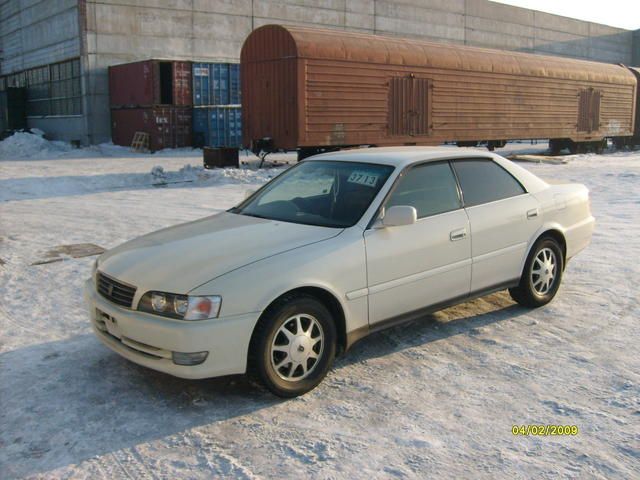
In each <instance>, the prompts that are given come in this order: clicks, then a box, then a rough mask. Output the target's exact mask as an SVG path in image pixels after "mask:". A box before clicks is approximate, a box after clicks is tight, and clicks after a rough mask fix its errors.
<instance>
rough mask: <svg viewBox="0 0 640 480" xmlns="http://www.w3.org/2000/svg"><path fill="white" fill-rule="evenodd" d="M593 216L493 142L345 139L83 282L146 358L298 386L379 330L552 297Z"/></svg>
mask: <svg viewBox="0 0 640 480" xmlns="http://www.w3.org/2000/svg"><path fill="white" fill-rule="evenodd" d="M593 228H594V219H593V217H592V216H591V213H590V204H589V195H588V190H587V189H586V188H585V187H584V186H583V185H577V184H565V185H549V184H547V183H546V182H544V181H542V180H541V179H539V178H538V177H536V176H534V175H533V174H531V173H530V172H528V171H527V170H525V169H523V168H521V167H520V166H518V165H516V164H514V163H512V162H510V161H509V160H506V159H504V158H502V157H500V156H498V155H495V154H492V153H487V152H481V151H477V150H460V149H452V148H430V147H400V148H371V149H358V150H351V151H342V152H337V153H328V154H323V155H318V156H315V157H312V158H309V159H307V160H305V161H303V162H301V163H299V164H297V165H296V166H294V167H292V168H290V169H288V170H286V171H285V172H284V173H282V174H281V175H279V176H278V177H277V178H275V179H273V180H272V181H271V182H269V183H267V184H266V185H265V186H264V187H262V188H261V189H260V190H258V191H257V192H255V193H254V194H253V195H251V196H250V197H249V198H247V199H246V200H245V201H243V202H242V203H240V204H239V205H238V206H236V207H234V208H232V209H231V210H229V211H227V212H224V213H220V214H216V215H213V216H210V217H207V218H203V219H201V220H197V221H194V222H190V223H186V224H183V225H178V226H174V227H170V228H166V229H164V230H160V231H158V232H154V233H151V234H148V235H144V236H142V237H140V238H137V239H135V240H132V241H129V242H127V243H125V244H123V245H120V246H119V247H116V248H114V249H112V250H110V251H108V252H106V253H104V254H103V255H102V256H101V257H100V258H99V259H98V261H97V262H96V266H95V269H94V273H93V277H92V278H91V279H89V280H88V281H87V282H86V285H85V296H86V301H87V303H88V305H89V311H90V314H91V324H92V325H93V328H94V330H95V333H96V335H97V336H98V338H99V339H100V340H101V341H102V342H103V343H104V344H105V345H106V346H108V347H109V348H111V349H112V350H114V351H115V352H117V353H119V354H120V355H122V356H123V357H125V358H127V359H129V360H131V361H133V362H136V363H138V364H141V365H144V366H147V367H149V368H152V369H155V370H159V371H162V372H166V373H168V374H171V375H175V376H177V377H183V378H206V377H214V376H220V375H229V374H239V373H244V372H248V373H249V374H250V375H252V376H253V377H254V378H256V379H257V380H259V381H261V382H262V383H263V384H264V385H265V386H266V387H267V388H269V389H270V390H271V391H272V392H274V393H275V394H277V395H280V396H285V397H290V396H295V395H299V394H302V393H304V392H307V391H309V390H311V389H312V388H314V387H315V386H316V385H318V384H319V383H320V382H321V381H322V379H323V378H324V376H325V375H326V374H327V372H328V370H329V369H330V368H331V365H332V363H333V360H334V357H335V356H336V354H338V353H340V352H344V351H346V350H347V349H348V348H349V347H350V346H351V345H353V343H354V342H355V341H357V340H359V339H361V338H362V337H364V336H365V335H367V334H368V333H371V332H374V331H377V330H380V329H382V328H386V327H389V326H392V325H396V324H398V323H400V322H406V321H409V320H413V319H416V318H419V317H421V316H423V315H425V314H426V313H428V312H432V311H435V310H438V309H441V308H444V307H446V306H450V305H453V304H455V303H459V302H464V301H467V300H469V299H471V298H473V297H477V296H480V295H486V294H488V293H490V292H495V291H497V290H502V289H507V288H508V289H509V292H510V293H511V296H512V297H513V299H514V300H515V301H516V302H518V303H520V304H522V305H524V306H527V307H539V306H542V305H544V304H546V303H548V302H549V301H551V299H553V297H554V296H555V294H556V292H557V291H558V287H559V286H560V281H561V279H562V272H563V269H564V267H565V265H566V262H567V261H568V260H569V259H570V258H571V257H573V256H574V255H575V254H576V253H578V252H579V251H580V250H582V249H583V248H585V247H586V246H587V245H588V244H589V242H590V240H591V234H592V231H593Z"/></svg>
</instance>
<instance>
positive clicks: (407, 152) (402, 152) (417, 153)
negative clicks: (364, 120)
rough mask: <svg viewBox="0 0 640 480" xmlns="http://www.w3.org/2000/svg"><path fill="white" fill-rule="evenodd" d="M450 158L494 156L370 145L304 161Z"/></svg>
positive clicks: (456, 149)
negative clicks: (370, 146) (369, 146)
mask: <svg viewBox="0 0 640 480" xmlns="http://www.w3.org/2000/svg"><path fill="white" fill-rule="evenodd" d="M450 158H494V155H493V154H492V153H489V152H483V151H482V150H478V149H475V148H459V147H456V146H451V147H416V146H411V147H372V148H354V149H351V150H340V151H338V152H329V153H322V154H320V155H314V156H313V157H309V158H308V159H306V160H305V161H313V160H335V161H341V162H364V163H376V164H381V165H392V166H394V167H400V168H403V167H405V166H407V165H411V164H412V163H416V162H428V161H437V160H446V159H450Z"/></svg>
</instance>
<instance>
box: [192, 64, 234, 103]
mask: <svg viewBox="0 0 640 480" xmlns="http://www.w3.org/2000/svg"><path fill="white" fill-rule="evenodd" d="M192 77H193V105H194V106H212V105H240V65H239V64H237V63H194V64H193V72H192Z"/></svg>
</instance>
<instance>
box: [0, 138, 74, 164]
mask: <svg viewBox="0 0 640 480" xmlns="http://www.w3.org/2000/svg"><path fill="white" fill-rule="evenodd" d="M38 133H40V131H38ZM73 149H74V148H73V147H72V146H71V144H69V143H67V142H60V141H53V142H52V141H49V140H46V139H45V138H43V137H42V136H41V135H34V134H32V133H27V132H16V133H14V134H13V135H11V136H10V137H8V138H5V139H4V140H3V141H2V142H0V160H7V159H41V158H56V157H59V156H61V155H64V154H65V153H68V152H70V151H71V150H73Z"/></svg>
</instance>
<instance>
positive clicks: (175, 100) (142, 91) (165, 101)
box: [109, 60, 192, 108]
mask: <svg viewBox="0 0 640 480" xmlns="http://www.w3.org/2000/svg"><path fill="white" fill-rule="evenodd" d="M191 83H192V82H191V62H182V61H173V60H144V61H141V62H133V63H125V64H121V65H113V66H110V67H109V100H110V104H111V108H136V107H150V106H153V105H182V106H187V105H191V102H192V99H191V92H192V90H191Z"/></svg>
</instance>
